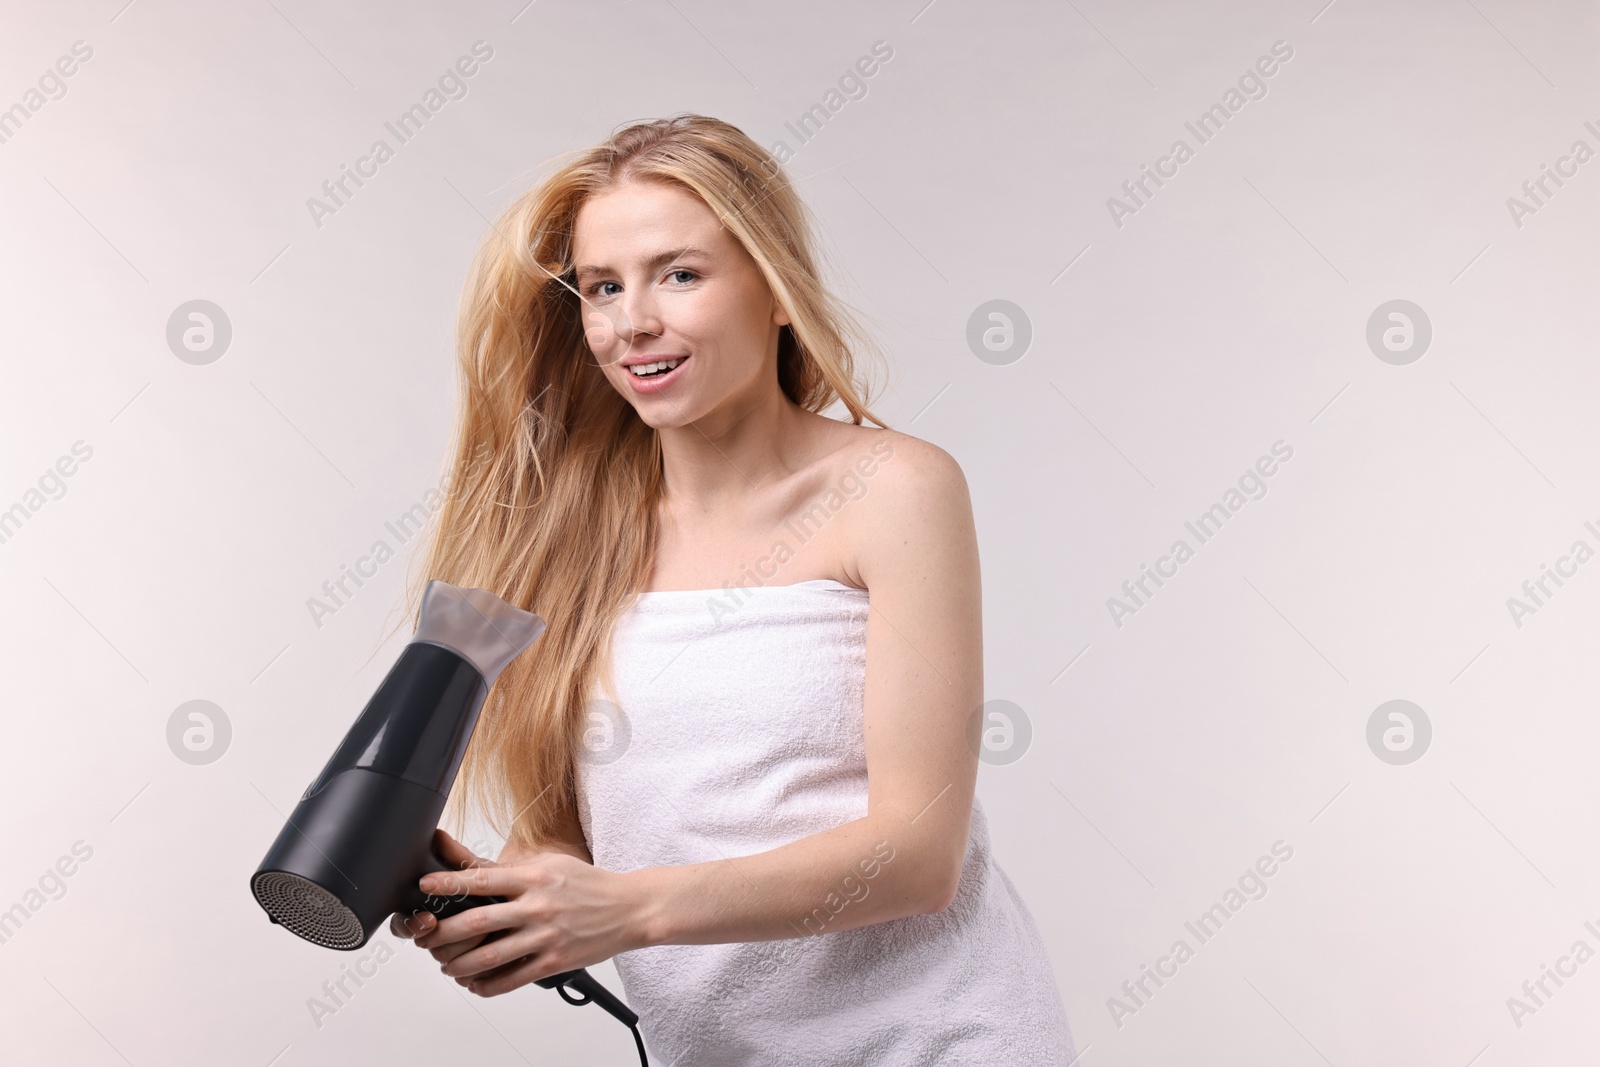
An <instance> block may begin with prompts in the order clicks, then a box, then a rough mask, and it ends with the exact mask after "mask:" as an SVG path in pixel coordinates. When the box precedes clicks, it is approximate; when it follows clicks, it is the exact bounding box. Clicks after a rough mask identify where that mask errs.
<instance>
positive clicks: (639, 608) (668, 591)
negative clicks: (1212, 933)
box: [393, 115, 1075, 1065]
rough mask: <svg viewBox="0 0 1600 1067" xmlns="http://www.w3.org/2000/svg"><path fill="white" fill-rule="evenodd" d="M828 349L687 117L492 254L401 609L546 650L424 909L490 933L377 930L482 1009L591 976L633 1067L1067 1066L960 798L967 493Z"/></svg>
mask: <svg viewBox="0 0 1600 1067" xmlns="http://www.w3.org/2000/svg"><path fill="white" fill-rule="evenodd" d="M769 176H770V177H769ZM847 330H850V331H851V336H857V333H856V332H855V331H854V330H853V328H852V326H851V323H850V320H849V317H848V316H847V315H846V314H844V313H843V312H842V311H841V310H840V308H839V306H838V305H837V304H835V302H834V301H833V300H832V298H831V297H830V296H829V294H828V293H827V292H826V290H825V289H824V287H823V284H822V281H821V280H820V278H819V275H818V271H817V268H816V265H815V259H814V256H813V251H812V242H811V237H810V234H809V224H808V220H807V217H806V214H805V208H804V207H803V205H802V204H801V202H800V200H799V199H798V197H797V196H796V195H795V193H794V191H793V189H792V187H791V186H790V185H789V183H788V181H787V180H786V178H784V177H783V175H782V172H781V169H780V168H779V167H778V165H777V164H776V163H775V162H774V161H773V160H772V157H771V156H769V155H768V154H767V153H766V152H764V151H763V150H762V149H761V148H760V147H759V146H757V145H756V144H755V143H754V142H753V141H751V140H750V139H749V138H748V137H747V136H745V135H744V134H743V133H742V132H740V131H739V130H738V129H736V128H734V127H732V126H730V125H728V124H726V123H723V122H720V121H717V120H714V119H710V118H705V117H703V116H697V115H687V116H678V117H676V118H674V119H671V120H661V121H656V122H647V123H641V124H638V125H634V126H631V127H628V128H626V129H623V130H621V131H620V132H618V133H616V134H615V135H614V136H613V137H611V138H610V139H609V140H608V141H607V142H606V143H604V144H602V145H600V146H598V147H596V148H594V149H591V150H589V151H586V152H583V153H580V154H578V155H577V157H576V158H575V159H573V160H571V161H569V162H567V163H565V164H564V165H563V166H562V167H561V168H560V169H559V170H558V171H557V172H556V173H555V174H553V175H552V176H551V177H549V178H548V179H546V180H545V181H543V182H542V183H541V184H540V185H539V186H538V187H537V188H535V189H533V190H532V191H531V192H529V193H527V194H526V195H525V196H523V197H522V198H521V199H520V200H519V201H518V202H517V203H516V204H515V205H513V207H512V208H511V209H510V210H509V211H508V212H507V213H506V215H505V216H504V217H503V218H502V219H501V220H500V222H499V223H498V224H497V225H496V227H495V232H494V233H493V234H492V235H491V236H490V237H489V238H488V240H487V242H486V244H485V246H484V248H483V249H482V251H481V252H480V254H479V257H478V259H477V260H476V262H475V263H474V267H473V271H472V274H471V277H470V280H469V283H468V286H467V291H466V296H465V298H464V302H463V309H462V315H461V321H460V336H459V347H460V351H461V353H462V357H463V358H462V372H463V374H462V398H463V405H462V410H461V413H460V417H459V420H458V427H457V431H458V437H457V441H456V457H457V469H458V470H459V471H461V475H460V477H458V478H457V479H456V480H455V484H453V485H451V486H450V489H449V493H448V497H447V499H446V501H445V503H444V505H443V507H442V509H441V511H440V512H439V515H440V521H439V524H438V527H437V529H436V530H435V531H434V534H433V541H432V543H431V545H430V549H429V551H428V553H427V554H426V575H427V576H428V577H437V578H443V579H444V580H446V581H449V582H451V583H454V584H457V585H462V586H479V587H483V588H487V589H490V590H493V591H495V592H497V593H498V594H499V595H501V596H503V597H505V598H506V599H507V600H509V601H511V602H512V603H514V604H518V605H521V606H524V607H526V608H528V609H529V610H535V611H538V612H539V613H540V614H541V615H542V616H543V617H544V618H545V619H547V620H548V621H549V623H550V626H549V629H548V630H547V632H546V633H545V634H544V636H542V637H541V638H540V639H539V641H538V642H536V643H535V645H534V646H533V647H532V648H531V649H530V650H529V651H528V652H527V653H525V654H524V655H523V656H522V657H520V658H519V659H518V660H517V661H516V662H514V663H513V664H512V666H511V667H510V668H508V669H507V670H506V672H505V673H504V674H503V675H502V676H501V679H500V681H499V683H498V684H497V686H496V688H495V692H494V694H492V695H491V697H490V700H489V703H488V704H487V705H486V707H485V709H484V713H483V716H482V718H481V719H480V722H479V725H478V729H477V733H476V735H475V736H474V738H473V741H472V744H471V747H470V749H469V751H468V753H467V756H466V759H465V761H464V763H463V768H462V774H461V778H460V779H459V781H460V782H461V783H462V785H463V789H462V790H461V792H462V793H463V794H465V795H469V796H470V797H471V798H472V800H474V801H476V802H477V803H478V804H479V805H480V807H481V808H482V809H483V810H485V811H486V812H488V813H489V817H490V820H491V824H492V825H494V826H495V828H496V830H497V831H499V832H500V833H502V834H503V835H505V836H506V838H507V845H506V848H505V849H504V850H503V851H502V853H501V855H500V858H499V861H498V862H493V861H489V860H487V859H483V858H480V857H477V856H475V855H473V854H472V852H470V851H469V850H467V849H466V848H464V847H463V846H461V845H460V844H459V843H458V842H457V841H456V840H455V839H454V838H452V837H450V836H449V835H448V834H445V833H443V831H441V832H440V847H441V850H442V851H443V853H444V855H445V858H446V860H447V862H450V863H452V864H454V865H457V866H459V867H461V868H463V870H462V872H461V873H459V874H454V873H452V874H448V875H436V876H432V877H430V878H429V879H425V880H424V882H423V889H424V890H426V891H431V892H440V893H456V892H464V891H471V892H473V893H482V894H499V895H502V896H505V897H507V898H508V899H507V902H506V903H504V904H499V905H492V906H487V907H482V908H478V909H475V910H473V911H471V912H468V913H465V914H463V915H460V916H456V917H453V918H450V919H446V920H444V921H443V922H439V921H437V920H435V919H433V917H432V916H430V915H426V914H424V918H422V919H421V920H419V922H418V923H417V924H416V929H415V930H414V931H413V930H408V929H407V928H406V927H405V925H404V924H403V923H402V922H401V921H400V920H399V919H398V917H397V918H396V920H395V922H394V924H393V929H394V932H395V933H396V934H397V935H399V936H402V937H406V936H411V935H412V934H413V933H415V935H416V936H415V940H416V943H417V944H418V945H420V946H422V947H423V948H426V949H427V950H428V951H429V952H431V953H432V954H433V956H434V957H435V958H436V959H437V960H438V961H439V962H440V963H441V964H442V970H443V971H444V973H445V974H448V975H450V976H452V977H454V978H455V979H456V981H457V982H459V983H461V984H462V985H464V986H466V987H467V988H468V989H470V990H472V991H473V992H475V993H478V994H480V995H483V996H496V995H499V994H501V993H506V992H509V991H511V990H513V989H517V988H520V987H521V986H524V985H526V984H528V983H530V982H532V981H534V980H536V979H539V978H542V977H545V976H548V975H551V974H556V973H559V972H561V971H565V970H570V969H572V968H575V967H583V966H587V965H590V964H594V963H598V962H600V961H602V960H606V959H612V958H615V961H616V966H617V970H618V973H619V974H620V975H621V978H622V982H623V986H624V993H625V996H624V999H625V1000H627V1001H628V1002H629V1004H630V1006H631V1007H632V1008H633V1009H634V1010H635V1011H636V1012H638V1013H639V1015H640V1017H641V1021H640V1028H641V1030H642V1031H643V1033H644V1035H645V1038H646V1040H647V1042H648V1044H649V1045H650V1047H651V1049H652V1052H653V1054H654V1056H655V1058H656V1059H657V1060H658V1061H659V1062H661V1063H663V1064H665V1063H678V1064H682V1065H690V1064H693V1065H720V1064H754V1063H762V1064H772V1063H796V1064H798V1063H807V1064H809V1063H818V1064H830V1065H838V1064H857V1063H859V1064H867V1063H870V1064H874V1065H885V1064H889V1065H893V1064H912V1063H917V1064H926V1063H949V1064H966V1063H971V1064H995V1063H1008V1064H1011V1063H1015V1064H1024V1063H1026V1064H1067V1063H1070V1062H1071V1061H1072V1060H1073V1059H1075V1055H1074V1052H1073V1049H1072V1041H1071V1037H1070V1035H1069V1032H1068V1028H1067V1022H1066V1017H1065V1013H1064V1011H1063V1009H1062V1006H1061V1000H1060V996H1059V994H1058V992H1057V991H1056V988H1055V983H1054V979H1053V977H1052V974H1051V971H1050V964H1049V960H1048V957H1047V955H1046V953H1045V949H1044V946H1043V944H1042V942H1041V941H1040V938H1039V936H1038V933H1037V931H1036V929H1035V927H1034V924H1033V920H1032V918H1031V916H1030V915H1029V913H1028V910H1027V908H1026V906H1025V905H1024V904H1023V902H1022V901H1021V899H1020V898H1019V897H1018V896H1017V893H1016V890H1015V888H1014V887H1013V885H1012V883H1011V882H1010V880H1009V879H1008V878H1007V877H1006V876H1005V874H1004V873H1003V872H1002V871H1001V870H1000V868H999V867H998V866H996V865H995V864H994V861H993V860H992V859H991V857H990V855H989V848H988V845H989V838H988V829H987V824H986V822H985V820H984V816H983V812H982V809H981V807H980V806H979V805H978V803H977V801H976V799H975V797H974V783H975V779H976V774H977V763H978V748H977V746H978V736H979V730H980V728H981V705H982V703H983V682H982V634H981V623H982V604H981V596H980V591H979V578H978V550H977V543H976V537H975V534H974V529H973V519H972V512H971V506H970V503H969V499H968V494H967V486H966V482H965V480H964V478H963V476H962V473H961V470H960V468H959V467H958V466H957V465H956V463H955V461H954V460H953V459H951V458H950V456H949V455H948V454H946V453H945V452H944V451H942V450H941V449H939V448H937V447H935V446H933V445H930V444H927V443H925V442H922V441H919V440H917V439H915V438H912V437H908V436H906V435H904V434H899V433H896V432H894V431H892V430H889V429H888V428H886V427H885V426H884V424H883V423H882V422H881V421H880V420H879V419H877V417H876V416H873V415H872V414H871V412H869V411H868V410H867V407H866V403H865V400H864V399H863V396H862V391H863V390H862V386H861V384H860V383H859V382H858V380H857V376H856V370H855V366H854V363H853V361H852V356H851V348H850V346H849V345H848V344H847V343H846V339H845V338H846V331H847ZM869 347H870V346H869ZM836 400H837V401H838V402H840V403H842V404H843V406H844V407H845V408H846V409H847V410H848V412H849V415H850V420H851V421H850V422H843V421H839V420H836V419H833V418H829V417H826V416H823V415H821V414H819V412H821V411H822V410H823V409H824V408H826V407H828V406H829V405H830V404H831V403H833V402H834V401H836ZM863 417H866V418H869V419H871V420H872V421H873V422H874V423H876V424H877V426H876V427H868V426H864V425H862V419H863ZM414 592H415V591H414Z"/></svg>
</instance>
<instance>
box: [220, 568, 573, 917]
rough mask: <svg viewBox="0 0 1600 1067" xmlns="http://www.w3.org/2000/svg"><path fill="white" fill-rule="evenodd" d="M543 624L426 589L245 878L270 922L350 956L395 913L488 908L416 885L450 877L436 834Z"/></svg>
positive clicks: (478, 599)
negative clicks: (349, 722)
mask: <svg viewBox="0 0 1600 1067" xmlns="http://www.w3.org/2000/svg"><path fill="white" fill-rule="evenodd" d="M544 628H545V623H544V620H543V619H541V618H540V617H539V616H537V615H535V614H533V613H531V612H527V611H523V610H521V609H520V608H516V607H513V606H512V605H510V604H508V603H506V602H505V601H504V600H501V599H500V598H499V597H497V596H495V595H494V594H493V593H490V592H488V591H487V590H483V589H460V588H457V587H456V586H453V585H450V584H448V583H446V582H442V581H438V580H434V581H431V582H429V583H428V588H427V590H426V591H425V592H424V593H423V597H422V611H421V615H420V618H419V621H418V624H417V631H416V633H415V634H414V635H413V637H412V638H411V641H410V642H409V643H408V644H407V645H406V647H405V648H404V649H403V650H402V651H401V653H400V658H399V659H398V660H397V661H396V662H395V664H394V666H393V667H391V668H390V669H389V673H388V675H387V676H386V677H385V678H384V680H383V683H382V684H381V685H380V686H379V687H378V691H377V692H376V693H375V694H373V696H372V699H371V700H369V701H368V702H367V706H366V708H365V709H363V710H362V712H361V715H360V717H359V718H358V719H357V720H356V722H355V725H353V726H352V727H351V728H350V731H349V733H347V734H346V735H345V738H344V741H343V742H342V743H341V744H340V745H339V748H338V750H337V751H335V752H334V754H333V757H332V758H331V759H330V760H328V763H327V766H325V767H324V768H323V769H322V773H321V774H319V775H318V776H317V779H316V781H314V782H312V783H311V786H310V787H309V788H308V789H307V790H306V791H305V794H304V795H303V796H302V797H301V798H300V802H299V804H298V805H296V807H295V810H294V813H293V814H292V815H291V816H290V817H289V821H288V822H287V823H286V824H285V825H284V827H283V829H282V831H280V832H279V834H278V838H277V840H276V841H274V842H273V845H272V848H271V849H270V850H268V852H267V856H266V858H265V859H264V860H262V862H261V866H260V867H259V868H258V869H257V871H256V873H255V874H254V875H253V876H252V878H251V880H250V888H251V890H252V891H253V892H254V893H255V897H256V900H257V901H259V902H260V904H261V906H262V908H264V909H265V910H266V912H267V915H268V916H270V917H271V919H272V921H273V922H276V923H280V924H282V925H283V926H285V927H287V928H288V929H289V930H290V931H292V932H293V933H295V934H298V935H299V936H301V937H303V938H305V939H306V940H308V941H312V942H315V943H316V944H319V945H324V946H327V947H328V948H337V949H358V948H360V947H361V946H363V945H365V944H366V943H367V941H368V940H369V939H370V938H371V937H372V935H373V933H375V932H376V931H377V929H378V928H379V927H380V926H381V925H382V924H383V923H384V922H385V921H386V920H387V919H388V917H389V916H390V915H392V914H394V913H395V912H397V911H404V912H407V913H411V912H415V911H417V910H418V909H420V908H424V907H426V908H428V910H430V911H433V912H435V913H436V914H441V915H442V914H443V912H444V911H445V909H447V908H448V911H449V913H450V914H454V913H455V912H457V911H460V910H463V909H464V908H466V907H470V906H472V904H475V903H486V902H487V901H483V900H474V899H472V898H467V899H460V898H456V899H449V898H429V897H428V896H427V895H426V894H424V893H423V892H422V891H421V889H420V888H419V887H418V885H417V882H418V880H419V879H420V878H421V877H422V876H423V875H424V874H426V873H429V872H432V871H441V870H446V869H448V868H447V867H446V866H445V864H444V863H443V862H441V861H440V859H439V857H438V856H437V855H436V854H435V853H434V850H433V831H434V828H435V827H436V826H438V824H439V815H440V814H441V813H442V812H443V810H444V805H445V800H446V799H447V798H448V797H449V795H450V787H451V785H452V784H453V783H454V782H455V777H456V771H457V770H458V769H459V768H460V766H461V758H462V756H463V755H464V754H465V753H466V749H467V743H468V742H469V741H470V740H471V739H472V730H473V727H474V726H475V725H476V724H477V720H478V713H479V711H480V710H482V708H483V702H484V699H485V698H486V697H487V696H488V694H489V688H490V687H491V686H492V685H493V684H494V681H495V679H496V678H497V677H499V675H500V672H501V671H502V670H504V669H505V667H506V665H507V664H509V663H510V662H511V660H512V659H514V658H516V656H517V655H519V654H520V653H521V652H522V651H523V650H524V649H526V648H527V647H528V646H529V645H531V644H532V643H533V641H534V639H535V638H537V637H538V636H539V635H540V634H541V633H543V632H544Z"/></svg>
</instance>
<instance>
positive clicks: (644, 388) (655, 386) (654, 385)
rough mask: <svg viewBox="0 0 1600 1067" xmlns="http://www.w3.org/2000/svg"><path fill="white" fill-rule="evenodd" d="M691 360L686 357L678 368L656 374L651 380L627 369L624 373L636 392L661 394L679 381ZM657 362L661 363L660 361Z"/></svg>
mask: <svg viewBox="0 0 1600 1067" xmlns="http://www.w3.org/2000/svg"><path fill="white" fill-rule="evenodd" d="M691 358H692V357H690V356H684V357H683V359H682V360H681V361H680V362H679V363H678V365H677V366H676V367H673V368H672V369H671V370H669V371H667V372H666V373H665V374H656V375H652V376H651V377H649V378H641V377H639V376H638V375H637V374H635V373H633V371H631V370H629V369H628V368H627V367H623V368H622V373H624V374H626V375H627V376H628V382H629V384H631V385H632V386H633V391H634V392H636V393H639V394H641V395H646V396H647V395H649V394H650V393H659V392H661V390H663V389H665V388H667V387H668V386H669V385H671V384H672V383H673V382H675V381H677V380H678V377H679V376H680V375H682V374H683V368H685V367H687V366H688V365H689V360H690V359H691ZM656 362H660V360H657V361H656Z"/></svg>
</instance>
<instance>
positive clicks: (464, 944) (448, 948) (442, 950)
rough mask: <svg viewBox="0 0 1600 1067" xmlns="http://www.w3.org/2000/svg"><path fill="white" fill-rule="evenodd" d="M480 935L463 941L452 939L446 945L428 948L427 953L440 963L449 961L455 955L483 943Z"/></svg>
mask: <svg viewBox="0 0 1600 1067" xmlns="http://www.w3.org/2000/svg"><path fill="white" fill-rule="evenodd" d="M483 940H484V939H483V938H481V937H469V938H467V940H465V941H452V942H450V943H449V944H448V945H439V946H436V947H434V948H430V949H428V953H429V954H430V955H431V956H433V958H434V959H435V960H437V961H438V962H439V963H441V964H445V963H449V962H450V961H451V960H453V959H455V958H456V957H457V956H460V955H463V954H465V953H468V952H471V951H472V950H473V949H475V948H477V947H478V946H479V945H481V944H483Z"/></svg>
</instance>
